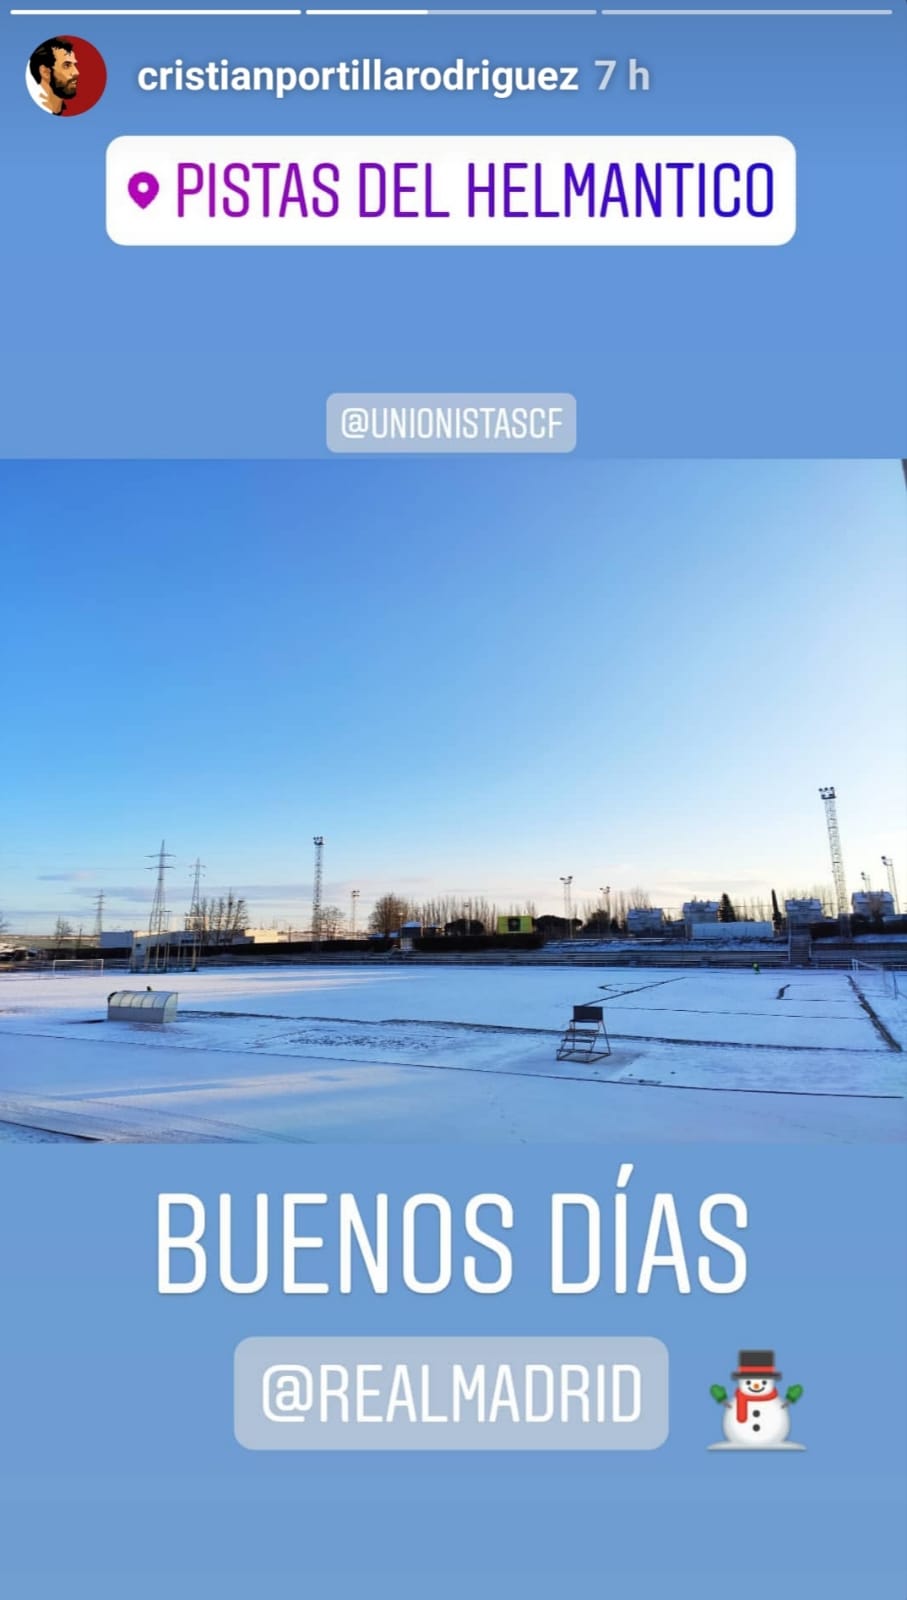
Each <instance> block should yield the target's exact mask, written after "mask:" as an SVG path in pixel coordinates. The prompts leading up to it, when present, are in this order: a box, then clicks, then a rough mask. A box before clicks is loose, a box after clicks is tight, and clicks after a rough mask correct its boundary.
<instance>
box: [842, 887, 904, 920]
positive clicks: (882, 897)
mask: <svg viewBox="0 0 907 1600" xmlns="http://www.w3.org/2000/svg"><path fill="white" fill-rule="evenodd" d="M850 909H851V911H852V912H853V914H854V916H855V917H870V918H878V917H893V916H894V915H895V910H894V896H893V895H891V894H889V892H888V890H887V889H869V890H867V891H866V892H865V893H860V894H852V895H851V897H850Z"/></svg>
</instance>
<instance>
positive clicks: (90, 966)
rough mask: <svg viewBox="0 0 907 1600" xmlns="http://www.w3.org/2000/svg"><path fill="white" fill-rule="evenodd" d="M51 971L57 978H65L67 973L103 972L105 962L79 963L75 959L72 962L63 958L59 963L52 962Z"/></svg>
mask: <svg viewBox="0 0 907 1600" xmlns="http://www.w3.org/2000/svg"><path fill="white" fill-rule="evenodd" d="M51 971H52V972H53V974H54V976H55V977H60V976H65V974H66V973H67V972H103V971H104V962H103V960H99V961H77V960H76V959H75V958H73V959H72V960H70V959H69V958H64V957H61V958H60V960H59V961H52V962H51Z"/></svg>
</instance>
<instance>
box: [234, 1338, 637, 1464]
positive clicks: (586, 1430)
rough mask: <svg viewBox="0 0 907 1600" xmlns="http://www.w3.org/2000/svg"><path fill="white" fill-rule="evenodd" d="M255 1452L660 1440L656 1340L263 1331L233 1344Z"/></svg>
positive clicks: (240, 1419) (240, 1433)
mask: <svg viewBox="0 0 907 1600" xmlns="http://www.w3.org/2000/svg"><path fill="white" fill-rule="evenodd" d="M234 1381H235V1387H234V1426H235V1432H236V1437H237V1439H238V1441H239V1443H240V1444H241V1445H244V1446H245V1447H246V1449H248V1450H656V1449H658V1447H659V1445H662V1444H664V1442H665V1440H666V1438H667V1436H668V1352H667V1350H666V1349H665V1346H664V1345H663V1344H662V1343H661V1341H660V1340H658V1339H650V1338H642V1337H640V1338H588V1337H584V1338H575V1339H573V1338H562V1337H556V1338H555V1337H551V1338H547V1337H531V1338H527V1337H519V1338H513V1339H508V1338H499V1337H495V1338H454V1337H444V1338H400V1339H394V1338H386V1337H381V1338H369V1337H365V1336H363V1337H357V1338H348V1337H345V1338H338V1339H331V1338H325V1337H318V1338H299V1339H296V1338H288V1339H283V1338H268V1339H266V1338H257V1339H245V1340H244V1341H243V1343H242V1344H240V1345H239V1346H238V1347H237V1350H236V1356H235V1364H234Z"/></svg>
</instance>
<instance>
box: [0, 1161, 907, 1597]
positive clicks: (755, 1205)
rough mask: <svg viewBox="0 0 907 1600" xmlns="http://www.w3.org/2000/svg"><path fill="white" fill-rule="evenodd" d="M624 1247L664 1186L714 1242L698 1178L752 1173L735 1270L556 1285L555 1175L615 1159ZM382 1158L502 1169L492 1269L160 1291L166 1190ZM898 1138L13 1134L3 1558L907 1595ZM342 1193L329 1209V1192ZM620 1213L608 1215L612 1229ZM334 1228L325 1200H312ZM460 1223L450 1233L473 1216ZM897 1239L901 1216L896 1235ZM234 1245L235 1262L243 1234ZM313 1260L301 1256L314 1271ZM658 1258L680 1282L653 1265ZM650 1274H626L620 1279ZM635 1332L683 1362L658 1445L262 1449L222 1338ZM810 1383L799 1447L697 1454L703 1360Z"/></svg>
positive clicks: (17, 1581) (496, 1591)
mask: <svg viewBox="0 0 907 1600" xmlns="http://www.w3.org/2000/svg"><path fill="white" fill-rule="evenodd" d="M624 1160H633V1161H635V1162H636V1169H635V1171H634V1174H633V1176H632V1178H631V1180H630V1185H629V1189H628V1196H629V1214H630V1221H631V1257H630V1259H631V1262H632V1260H633V1250H634V1245H635V1249H636V1250H637V1251H638V1249H639V1245H640V1240H641V1234H642V1232H643V1230H644V1229H645V1226H646V1224H647V1220H648V1210H649V1205H650V1203H651V1197H652V1195H653V1193H654V1192H655V1191H656V1190H657V1189H672V1190H673V1191H674V1192H675V1194H676V1195H677V1198H678V1204H679V1207H680V1213H681V1220H682V1224H683V1227H684V1234H685V1241H686V1243H687V1247H688V1251H689V1254H690V1255H691V1256H693V1255H695V1253H696V1249H695V1247H696V1245H697V1244H698V1236H697V1232H696V1217H697V1211H698V1205H699V1202H700V1200H701V1199H702V1198H703V1197H704V1196H705V1195H706V1194H707V1193H709V1192H711V1191H713V1190H718V1189H720V1190H730V1191H732V1192H737V1193H739V1194H741V1195H742V1196H743V1198H744V1199H745V1200H746V1201H747V1203H748V1206H749V1212H750V1225H749V1230H748V1234H747V1249H748V1255H749V1277H748V1281H747V1284H746V1286H745V1287H744V1289H743V1290H742V1291H741V1292H740V1293H738V1294H736V1295H730V1296H727V1297H717V1296H713V1295H707V1294H705V1293H703V1292H699V1291H696V1290H695V1289H694V1292H693V1293H692V1294H691V1295H690V1296H679V1295H678V1294H677V1293H676V1291H675V1289H674V1287H673V1275H672V1274H670V1273H664V1274H660V1273H658V1272H656V1275H655V1278H656V1284H655V1287H654V1288H653V1290H652V1292H651V1293H650V1294H649V1295H648V1296H646V1297H637V1296H635V1295H632V1294H630V1295H628V1296H626V1297H625V1298H623V1297H621V1298H615V1297H614V1296H613V1295H611V1294H610V1293H609V1292H608V1290H607V1288H603V1289H601V1290H599V1291H597V1292H595V1293H593V1294H590V1295H588V1296H585V1297H576V1296H571V1297H562V1298H558V1297H553V1296H551V1295H550V1293H549V1292H548V1289H547V1214H548V1196H549V1194H550V1192H552V1191H553V1190H557V1189H564V1190H577V1189H578V1190H586V1191H588V1192H590V1193H593V1194H595V1195H597V1196H598V1198H599V1199H600V1201H601V1203H602V1207H603V1213H604V1214H605V1216H606V1217H607V1216H608V1215H609V1214H610V1205H611V1197H612V1195H613V1193H614V1189H613V1184H614V1180H615V1177H616V1174H617V1170H618V1167H619V1165H620V1163H621V1161H624ZM343 1188H351V1189H353V1190H354V1192H355V1193H356V1194H357V1197H358V1198H359V1200H360V1203H362V1204H363V1206H365V1203H366V1202H367V1201H368V1200H369V1197H370V1195H371V1194H372V1193H373V1192H374V1191H375V1190H378V1189H381V1188H386V1189H387V1190H388V1191H389V1193H390V1195H391V1216H392V1217H393V1216H394V1214H395V1207H394V1197H397V1198H398V1199H402V1197H404V1196H406V1195H407V1194H409V1193H412V1192H418V1191H419V1190H422V1189H427V1190H432V1191H438V1190H440V1191H441V1192H444V1193H446V1194H447V1196H448V1197H449V1199H450V1200H451V1202H452V1204H453V1205H454V1207H455V1213H456V1208H457V1202H458V1200H460V1201H462V1199H464V1198H465V1197H466V1196H468V1195H469V1194H472V1193H476V1192H479V1191H481V1190H485V1189H494V1190H501V1191H503V1192H504V1193H506V1194H508V1195H509V1196H510V1197H511V1199H512V1200H513V1203H514V1206H515V1209H516V1223H517V1225H516V1228H515V1230H514V1233H513V1235H512V1238H511V1242H512V1248H513V1252H514V1259H515V1263H516V1270H515V1274H514V1282H513V1285H512V1287H511V1288H510V1289H509V1290H508V1291H506V1292H505V1293H504V1294H502V1295H499V1296H493V1297H482V1298H480V1297H477V1296H474V1295H471V1294H469V1293H468V1292H467V1291H466V1290H465V1289H463V1288H462V1287H461V1288H457V1287H455V1286H454V1287H451V1289H450V1290H449V1291H447V1292H446V1293H444V1294H443V1295H439V1296H431V1297H420V1296H415V1295H412V1294H410V1293H408V1292H407V1291H405V1290H404V1289H402V1288H401V1287H399V1276H396V1278H395V1277H394V1275H393V1274H392V1285H393V1284H396V1285H397V1286H395V1287H392V1289H391V1292H390V1293H389V1294H388V1295H387V1296H386V1297H384V1298H378V1297H375V1296H374V1295H372V1294H371V1293H370V1292H367V1291H365V1290H363V1289H362V1288H361V1286H360V1287H359V1288H358V1289H357V1290H355V1292H354V1293H353V1295H352V1296H351V1297H341V1296H339V1295H335V1294H331V1295H329V1296H324V1297H308V1296H307V1297H304V1298H299V1297H293V1298H290V1299H285V1298H284V1297H283V1295H282V1294H281V1292H280V1287H279V1256H278V1255H277V1252H276V1251H275V1258H274V1259H275V1262H276V1263H278V1264H277V1266H276V1269H275V1270H276V1272H277V1274H278V1276H277V1277H276V1281H275V1284H274V1286H269V1288H268V1289H267V1290H265V1291H263V1292H262V1293H261V1294H259V1295H257V1296H246V1297H235V1296H230V1295H228V1294H227V1293H225V1292H224V1291H223V1290H221V1289H220V1287H219V1285H218V1284H217V1283H216V1278H215V1281H214V1282H213V1283H210V1282H209V1285H208V1286H206V1288H205V1289H204V1290H203V1291H202V1292H200V1293H199V1294H197V1295H195V1296H192V1297H186V1298H184V1297H159V1296H158V1294H157V1290H156V1272H157V1266H156V1221H155V1219H156V1205H157V1199H156V1197H157V1192H158V1190H159V1189H168V1190H183V1189H187V1190H191V1191H194V1192H196V1193H198V1194H199V1195H200V1196H201V1197H202V1198H203V1199H204V1200H205V1201H206V1203H208V1205H209V1214H210V1207H211V1205H212V1204H214V1203H215V1202H216V1196H217V1194H218V1193H219V1192H220V1190H221V1189H229V1190H230V1191H231V1192H232V1193H233V1195H234V1198H235V1203H236V1206H237V1207H239V1206H240V1205H241V1204H242V1202H243V1201H245V1202H246V1203H247V1205H248V1209H249V1214H250V1215H251V1209H252V1204H253V1196H254V1194H255V1193H256V1192H257V1191H258V1190H265V1189H266V1190H267V1191H268V1192H269V1193H270V1194H271V1195H272V1196H279V1194H280V1193H281V1192H282V1191H283V1190H293V1191H297V1190H305V1191H309V1190H313V1191H317V1190H319V1189H324V1190H325V1191H327V1193H328V1194H331V1195H336V1194H337V1193H338V1192H339V1191H340V1190H341V1189H343ZM904 1199H905V1195H904V1160H903V1152H902V1151H900V1150H890V1149H873V1148H863V1149H858V1148H851V1149H848V1150H846V1151H843V1150H842V1149H841V1148H840V1147H838V1148H836V1149H834V1150H831V1151H828V1150H819V1149H817V1148H804V1147H801V1148H798V1149H796V1150H793V1149H791V1148H790V1147H789V1146H788V1147H785V1148H774V1147H771V1146H764V1147H756V1146H748V1147H737V1148H734V1147H729V1148H728V1149H726V1150H724V1151H721V1150H716V1148H715V1147H714V1146H710V1147H707V1148H706V1147H702V1148H696V1147H686V1148H684V1149H676V1150H670V1149H664V1148H662V1149H660V1150H659V1151H658V1152H657V1154H653V1153H648V1152H646V1151H644V1150H633V1149H627V1148H620V1149H618V1148H616V1147H615V1148H613V1149H608V1148H606V1149H600V1150H598V1151H590V1150H589V1149H588V1148H563V1147H560V1148H541V1149H535V1150H524V1151H517V1152H514V1151H511V1150H503V1149H499V1150H495V1149H491V1150H489V1149H488V1148H482V1149H479V1150H475V1151H469V1150H454V1149H450V1148H438V1149H421V1150H414V1149H412V1148H399V1149H395V1148H392V1147H389V1148H385V1149H383V1150H382V1149H374V1148H366V1147H359V1148H350V1147H344V1148H329V1147H324V1148H297V1149H295V1150H290V1149H287V1148H279V1147H275V1146H270V1147H268V1148H266V1149H265V1148H257V1149H256V1148H243V1149H235V1148H234V1149H229V1150H223V1149H220V1150H216V1149H212V1148H207V1149H201V1148H199V1149H193V1150H182V1151H174V1150H173V1149H163V1148H160V1147H158V1148H151V1147H149V1148H141V1149H139V1148H131V1149H129V1150H122V1149H121V1150H116V1149H112V1148H109V1147H108V1148H99V1149H96V1150H94V1151H91V1152H87V1151H68V1150H65V1149H54V1150H40V1149H37V1150H36V1149H34V1148H32V1149H29V1150H27V1151H20V1150H16V1149H13V1148H10V1149H8V1150H6V1151H5V1152H4V1155H3V1159H2V1163H0V1204H2V1218H3V1223H2V1233H0V1273H2V1282H3V1285H4V1310H3V1315H2V1317H0V1370H2V1374H3V1376H2V1384H0V1521H2V1527H0V1574H2V1576H3V1577H4V1578H6V1579H7V1580H8V1582H7V1592H8V1593H9V1594H10V1595H13V1596H15V1597H16V1600H45V1597H49V1596H51V1595H53V1596H57V1595H59V1594H61V1593H65V1594H67V1595H82V1594H85V1595H92V1596H95V1597H97V1600H107V1597H110V1600H113V1597H114V1596H116V1597H117V1600H121V1597H122V1596H124V1595H127V1594H128V1595H129V1596H130V1597H131V1596H141V1597H144V1596H146V1595H147V1596H155V1597H159V1596H161V1595H162V1594H167V1595H168V1596H170V1597H172V1600H183V1597H187V1600H188V1597H189V1596H193V1597H195V1596H198V1595H202V1594H204V1595H215V1594H216V1595H218V1596H219V1597H222V1600H233V1597H234V1596H236V1597H239V1596H243V1597H248V1596H249V1595H251V1594H253V1593H254V1594H256V1595H259V1594H260V1595H263V1596H265V1597H267V1600H283V1597H284V1596H290V1595H298V1594H301V1593H310V1594H315V1595H318V1596H319V1597H331V1600H333V1597H335V1596H336V1597H342V1600H346V1597H348V1596H349V1597H352V1596H357V1597H358V1596H361V1595H367V1596H379V1597H383V1596H385V1595H387V1596H394V1597H396V1600H410V1597H412V1600H416V1597H417V1596H419V1597H422V1596H425V1595H431V1596H432V1597H440V1596H444V1597H446V1596H448V1595H449V1596H455V1595H456V1596H462V1595H463V1594H464V1593H467V1592H468V1593H469V1594H470V1596H471V1597H473V1600H490V1597H492V1596H494V1597H498V1596H500V1595H513V1594H519V1595H520V1596H525V1597H526V1600H535V1597H536V1596H549V1595H551V1594H564V1593H567V1594H570V1595H571V1596H584V1595H590V1596H591V1595H595V1596H611V1595H613V1596H615V1597H617V1596H619V1597H620V1600H665V1597H666V1596H672V1595H679V1596H684V1597H686V1596H689V1597H691V1600H693V1597H695V1600H730V1597H733V1600H756V1597H759V1600H762V1597H763V1596H764V1595H765V1594H768V1593H770V1594H771V1595H772V1596H774V1597H775V1600H795V1597H796V1600H802V1597H803V1596H806V1595H821V1596H822V1597H823V1600H853V1597H854V1596H855V1595H857V1594H862V1595H866V1596H867V1597H868V1600H903V1597H904V1593H905V1579H907V1552H905V1535H904V1528H903V1515H902V1512H903V1503H904V1493H905V1449H907V1446H905V1432H907V1430H905V1422H907V1414H905V1369H904V1339H905V1331H907V1318H905V1290H904V1270H903V1269H904V1251H903V1244H902V1242H901V1241H902V1222H903V1215H904ZM330 1215H331V1213H330V1211H328V1217H330ZM605 1231H606V1232H607V1229H606V1230H605ZM325 1232H326V1235H327V1237H328V1239H330V1234H331V1229H330V1226H328V1228H327V1229H326V1230H325ZM455 1238H456V1234H455ZM895 1239H897V1241H898V1242H897V1243H895V1242H894V1241H895ZM236 1270H237V1271H239V1270H240V1262H239V1261H238V1260H237V1263H236ZM309 1275H310V1276H315V1274H314V1273H311V1272H310V1273H309ZM659 1278H663V1279H664V1281H661V1282H659ZM631 1281H632V1280H631ZM305 1332H319V1333H324V1332H336V1333H338V1334H339V1333H345V1334H349V1333H359V1334H361V1333H368V1332H375V1333H383V1334H392V1333H394V1332H401V1333H402V1332H406V1333H407V1334H417V1333H424V1334H430V1333H464V1334H465V1333H479V1332H481V1333H488V1334H492V1333H494V1334H506V1333H508V1332H512V1333H525V1332H534V1333H546V1332H550V1333H558V1334H570V1333H577V1334H581V1333H583V1334H590V1333H607V1334H620V1333H628V1334H649V1335H654V1336H656V1337H658V1338H661V1339H663V1340H664V1342H665V1343H666V1344H667V1346H668V1349H669V1352H670V1365H671V1379H670V1390H671V1432H670V1437H669V1439H668V1442H667V1444H666V1445H665V1446H663V1448H662V1449H661V1450H658V1451H655V1452H646V1453H642V1454H640V1455H635V1454H623V1453H610V1454H603V1455H592V1456H590V1455H578V1454H577V1455H573V1454H565V1453H561V1452H558V1453H550V1454H548V1453H546V1454H544V1455H541V1456H528V1455H526V1456H523V1455H519V1454H506V1455H503V1456H502V1455H497V1454H495V1455H472V1454H471V1455H450V1456H440V1455H418V1454H402V1455H401V1454H381V1455H378V1456H369V1457H366V1456H357V1455H355V1454H342V1455H338V1456H336V1457H334V1456H330V1457H329V1456H312V1457H309V1456H306V1455H305V1454H304V1453H298V1454H295V1453H294V1454H290V1455H276V1454H275V1455H270V1454H263V1453H249V1452H246V1451H244V1450H242V1449H241V1447H240V1446H239V1445H237V1444H236V1443H235V1441H234V1439H233V1437H232V1360H233V1350H234V1347H235V1345H236V1344H237V1343H238V1342H239V1341H240V1340H241V1339H243V1338H245V1337H246V1336H249V1335H253V1334H282V1333H287V1334H288V1333H305ZM744 1345H749V1346H769V1345H771V1346H773V1347H774V1348H775V1350H776V1354H777V1358H778V1365H779V1366H780V1368H781V1370H782V1372H783V1375H784V1377H783V1382H784V1385H785V1386H786V1385H787V1384H789V1383H802V1384H803V1385H804V1388H805V1393H804V1396H803V1398H802V1400H801V1401H800V1403H799V1405H798V1406H797V1408H796V1411H795V1413H794V1434H793V1436H794V1437H795V1438H797V1439H798V1440H800V1441H801V1442H802V1443H804V1444H805V1445H806V1446H807V1449H806V1452H805V1453H802V1454H801V1453H796V1454H795V1453H791V1454H790V1455H779V1454H767V1455H764V1456H758V1457H752V1456H749V1455H746V1454H732V1455H731V1454H722V1453H720V1452H719V1453H717V1454H709V1453H708V1451H707V1449H706V1446H707V1445H708V1444H710V1443H711V1442H713V1441H714V1440H716V1439H719V1438H720V1437H721V1433H720V1422H721V1413H720V1411H719V1408H718V1407H717V1406H716V1405H715V1404H714V1402H713V1401H712V1400H711V1398H710V1396H709V1393H708V1390H709V1385H710V1384H712V1383H715V1382H720V1383H723V1384H725V1386H726V1387H728V1388H730V1387H732V1385H731V1384H730V1381H729V1375H730V1372H731V1371H732V1369H733V1368H734V1366H735V1365H736V1359H737V1351H738V1349H739V1348H740V1347H741V1346H744Z"/></svg>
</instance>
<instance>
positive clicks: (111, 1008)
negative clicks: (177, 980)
mask: <svg viewBox="0 0 907 1600" xmlns="http://www.w3.org/2000/svg"><path fill="white" fill-rule="evenodd" d="M178 1000H179V995H178V994H176V993H174V992H173V991H172V990H167V989H114V991H113V994H109V995H108V996H107V1021H108V1022H139V1023H161V1022H172V1021H173V1019H174V1017H175V1016H176V1008H177V1001H178Z"/></svg>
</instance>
